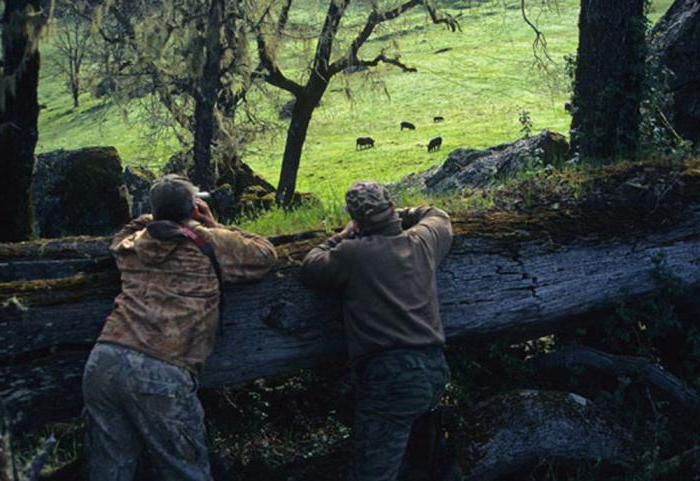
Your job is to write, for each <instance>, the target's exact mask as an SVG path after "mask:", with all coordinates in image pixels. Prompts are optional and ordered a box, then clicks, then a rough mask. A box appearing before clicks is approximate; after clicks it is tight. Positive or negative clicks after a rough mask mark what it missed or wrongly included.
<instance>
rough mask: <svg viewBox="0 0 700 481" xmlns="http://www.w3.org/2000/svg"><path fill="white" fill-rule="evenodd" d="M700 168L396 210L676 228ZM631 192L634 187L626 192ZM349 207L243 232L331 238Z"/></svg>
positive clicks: (579, 180) (519, 181) (562, 174)
mask: <svg viewBox="0 0 700 481" xmlns="http://www.w3.org/2000/svg"><path fill="white" fill-rule="evenodd" d="M698 162H700V160H699V159H690V160H687V161H674V160H647V161H642V162H636V163H633V162H619V163H617V164H614V165H606V166H566V167H564V168H562V169H560V170H555V171H553V172H550V171H547V170H546V169H544V168H537V169H530V170H528V171H525V172H522V173H520V174H518V175H517V176H516V177H515V178H512V179H502V180H501V181H500V182H498V183H497V184H496V185H494V186H491V187H489V188H486V189H466V190H464V191H462V192H458V193H454V194H449V195H442V196H430V195H426V194H424V193H421V192H416V191H404V192H400V193H399V194H398V195H397V196H396V198H395V199H394V202H395V204H396V206H397V207H411V206H416V205H425V204H429V205H434V206H437V207H439V208H442V209H444V210H446V211H447V212H448V213H450V214H451V215H452V216H454V217H456V218H460V220H463V219H465V218H467V219H468V218H469V217H470V216H476V215H481V216H483V215H488V214H493V213H500V214H501V215H500V217H498V218H495V217H492V218H490V219H487V220H489V221H491V222H492V224H493V225H491V226H489V227H490V228H493V229H497V228H498V227H499V226H498V225H497V224H498V223H499V222H502V223H505V222H508V221H509V220H514V219H516V217H515V216H521V217H522V216H526V217H533V218H534V219H533V222H539V223H542V224H545V223H547V221H548V219H551V218H554V217H558V218H568V219H569V220H570V221H571V222H569V223H568V225H562V228H568V229H574V231H572V232H571V233H581V230H582V229H584V228H585V229H587V230H588V231H595V230H596V229H598V230H599V231H601V232H606V231H620V232H624V231H625V230H629V229H631V228H634V229H636V228H640V227H648V226H649V225H651V224H653V223H654V222H661V223H668V222H672V221H673V220H674V219H677V218H678V216H680V215H682V213H683V208H682V207H683V205H684V204H685V203H687V202H689V201H690V200H694V199H695V197H697V187H698V186H699V185H700V181H699V180H698V179H700V174H698V172H700V169H698V166H697V165H698ZM625 185H630V186H634V187H631V188H629V189H625V188H624V186H625ZM693 196H695V197H693ZM611 202H612V203H614V204H617V205H618V206H619V209H617V210H611V209H610V208H609V206H608V203H611ZM343 205H344V200H343V196H342V191H339V190H336V191H334V192H332V194H327V195H325V196H324V200H322V201H321V202H320V203H319V202H313V203H309V204H303V205H301V206H300V207H298V208H296V209H294V210H291V211H287V210H284V209H280V208H273V209H272V210H270V211H268V212H265V213H262V214H261V215H259V216H257V217H255V218H244V219H242V220H241V221H240V222H239V225H240V226H241V227H243V228H245V229H248V230H251V231H254V232H258V233H260V234H263V235H281V234H293V233H297V232H302V231H307V230H321V231H325V232H331V231H333V230H335V229H337V228H338V227H340V226H342V225H343V224H345V223H346V222H347V221H348V220H349V217H348V216H347V214H346V213H345V212H344V211H343ZM508 213H510V214H512V215H511V216H508V215H507V214H508ZM517 218H520V217H517ZM581 221H585V225H581V224H580V222H581ZM548 225H549V224H548ZM475 227H476V228H478V226H475ZM552 227H556V226H552Z"/></svg>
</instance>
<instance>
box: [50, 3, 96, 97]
mask: <svg viewBox="0 0 700 481" xmlns="http://www.w3.org/2000/svg"><path fill="white" fill-rule="evenodd" d="M71 3H73V2H71ZM90 41H91V35H90V24H89V23H87V22H86V21H85V20H84V19H83V18H81V17H80V16H78V15H76V14H75V13H74V12H68V13H67V14H66V15H63V16H61V18H60V19H59V24H58V32H57V34H56V37H55V45H56V49H57V50H58V51H59V52H60V53H61V55H59V56H57V57H56V60H55V64H56V66H57V67H58V69H59V70H60V72H61V74H62V75H63V76H64V77H65V78H66V87H67V88H68V91H69V92H70V94H71V97H72V98H73V107H78V106H79V105H80V93H81V80H82V75H83V72H82V67H83V62H84V61H85V59H86V54H87V52H88V48H89V46H90Z"/></svg>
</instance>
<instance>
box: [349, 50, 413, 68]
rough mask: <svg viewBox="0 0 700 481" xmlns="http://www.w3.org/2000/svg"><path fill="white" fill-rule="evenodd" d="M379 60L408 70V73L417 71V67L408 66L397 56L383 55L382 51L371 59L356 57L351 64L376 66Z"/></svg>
mask: <svg viewBox="0 0 700 481" xmlns="http://www.w3.org/2000/svg"><path fill="white" fill-rule="evenodd" d="M379 62H382V63H388V64H390V65H393V66H395V67H398V68H400V69H401V70H403V71H404V72H409V73H414V72H418V69H416V68H414V67H409V66H408V65H406V64H404V63H402V62H401V61H400V60H399V57H395V58H389V57H387V56H386V55H384V52H382V53H380V54H379V55H377V56H376V57H374V58H373V59H372V60H360V59H358V60H357V62H356V63H354V64H353V65H364V66H366V67H376V66H377V65H378V64H379Z"/></svg>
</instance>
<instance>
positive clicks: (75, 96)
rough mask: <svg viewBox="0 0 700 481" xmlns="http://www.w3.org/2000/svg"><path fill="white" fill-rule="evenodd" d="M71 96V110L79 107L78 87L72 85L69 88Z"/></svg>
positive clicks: (75, 84)
mask: <svg viewBox="0 0 700 481" xmlns="http://www.w3.org/2000/svg"><path fill="white" fill-rule="evenodd" d="M71 94H72V96H73V108H76V109H77V108H78V107H80V86H78V85H77V83H74V84H73V85H72V87H71Z"/></svg>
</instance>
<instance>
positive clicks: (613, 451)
mask: <svg viewBox="0 0 700 481" xmlns="http://www.w3.org/2000/svg"><path fill="white" fill-rule="evenodd" d="M465 420H468V421H466V422H467V425H466V426H465V429H464V431H463V433H462V437H461V438H459V437H458V439H457V444H458V446H459V454H458V458H459V459H460V461H461V462H462V467H463V469H464V474H465V477H464V479H465V480H467V481H496V480H500V479H518V478H522V477H526V476H527V475H528V474H529V473H531V472H532V471H533V470H534V469H535V468H537V467H541V466H543V464H547V465H551V466H556V467H558V468H573V469H574V470H575V468H577V467H581V466H584V465H588V466H590V465H593V464H595V465H597V466H598V467H599V469H600V470H602V471H606V472H608V473H610V474H612V473H616V474H620V473H621V472H624V471H626V470H628V469H630V468H631V467H632V466H633V465H634V464H635V452H636V450H637V449H636V446H635V443H634V441H633V439H632V437H631V435H630V434H629V433H628V432H627V431H626V430H625V429H624V428H623V427H622V426H621V425H620V424H619V423H617V422H616V421H615V420H614V419H612V418H611V417H610V416H609V415H607V414H606V413H605V412H603V411H602V410H601V409H599V408H597V407H596V406H595V405H594V404H593V403H592V402H591V401H589V400H588V399H586V398H583V397H581V396H578V395H576V394H571V393H565V392H557V391H515V392H510V393H506V394H502V395H499V396H496V397H494V398H491V399H488V400H486V401H484V402H483V403H481V404H479V405H477V406H476V407H475V408H474V409H473V412H471V413H470V414H468V415H467V416H466V417H465ZM563 479H566V478H563Z"/></svg>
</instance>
